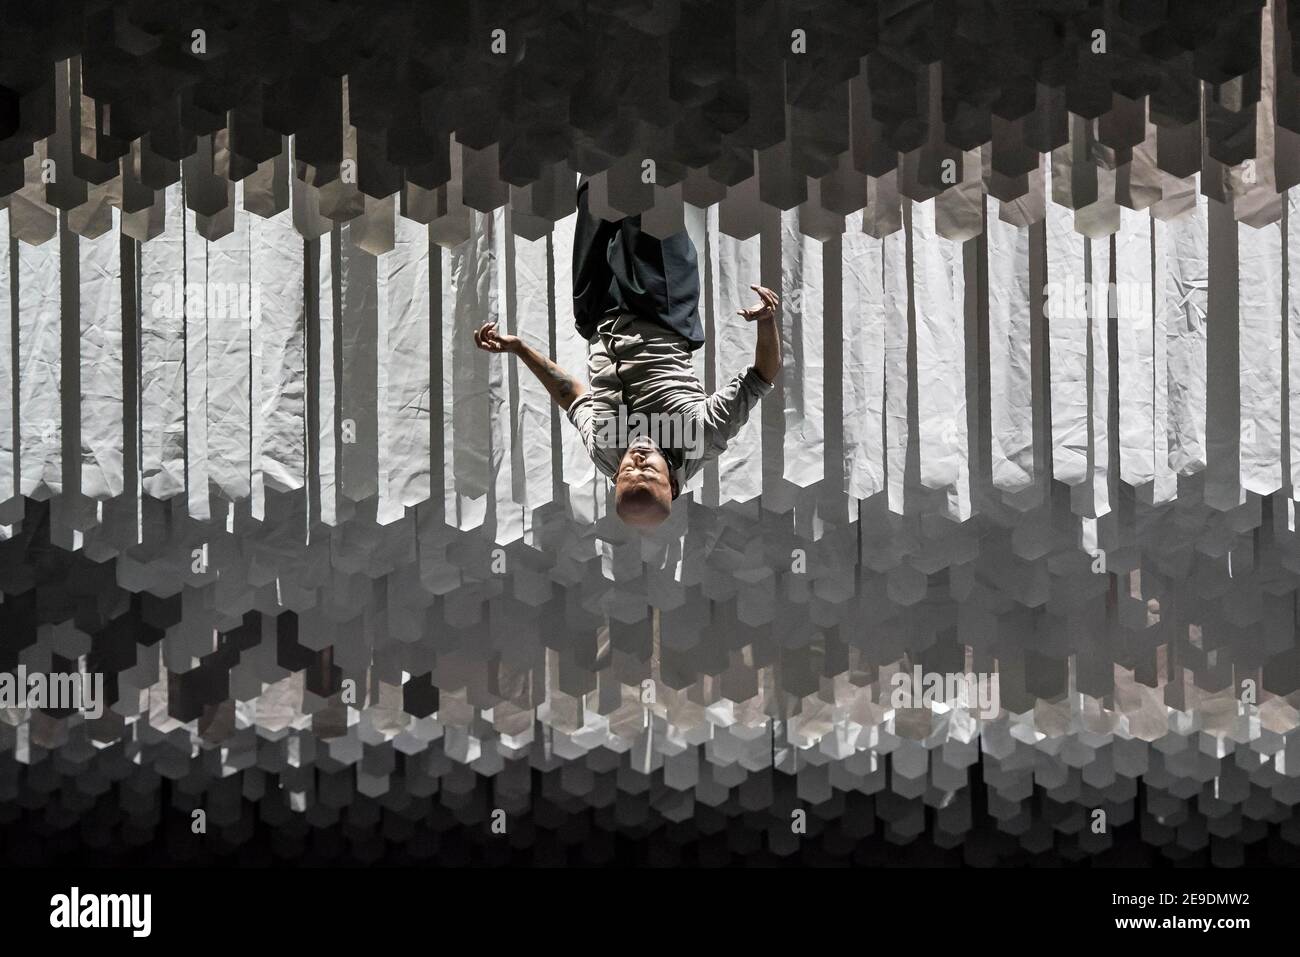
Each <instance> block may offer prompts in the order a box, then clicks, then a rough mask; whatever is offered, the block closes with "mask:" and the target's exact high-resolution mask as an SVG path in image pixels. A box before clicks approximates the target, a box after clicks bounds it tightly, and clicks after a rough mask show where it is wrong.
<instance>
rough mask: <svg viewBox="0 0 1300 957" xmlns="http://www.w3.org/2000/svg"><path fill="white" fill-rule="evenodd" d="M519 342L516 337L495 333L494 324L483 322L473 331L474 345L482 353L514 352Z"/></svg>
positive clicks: (495, 326)
mask: <svg viewBox="0 0 1300 957" xmlns="http://www.w3.org/2000/svg"><path fill="white" fill-rule="evenodd" d="M520 341H521V340H520V338H519V337H518V336H512V335H510V334H509V333H504V334H503V333H500V332H497V324H496V323H495V322H485V323H483V325H481V326H479V327H478V329H476V330H475V331H474V345H476V346H478V347H479V348H480V349H482V350H483V351H484V352H514V351H515V350H516V349H518V348H519V343H520Z"/></svg>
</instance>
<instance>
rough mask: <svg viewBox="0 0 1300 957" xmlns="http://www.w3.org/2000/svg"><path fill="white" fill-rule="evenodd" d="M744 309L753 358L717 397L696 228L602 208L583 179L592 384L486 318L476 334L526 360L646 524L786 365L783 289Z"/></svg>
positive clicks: (583, 281)
mask: <svg viewBox="0 0 1300 957" xmlns="http://www.w3.org/2000/svg"><path fill="white" fill-rule="evenodd" d="M750 288H751V289H753V290H754V291H755V292H756V293H758V296H759V299H760V300H761V301H760V302H759V304H758V305H756V306H752V307H751V308H749V309H741V310H739V311H738V312H737V315H740V316H742V317H744V318H745V319H746V320H747V321H749V322H752V323H754V324H755V327H756V329H757V333H758V334H757V340H756V342H755V346H754V362H753V365H751V366H750V367H749V368H748V369H745V370H744V371H742V372H740V373H737V374H736V375H735V376H733V377H732V378H731V380H730V381H729V382H728V383H727V384H726V385H725V386H723V387H722V388H721V389H719V390H718V391H716V392H714V393H713V394H712V395H709V394H707V393H705V391H704V388H703V386H701V385H700V382H699V379H697V378H696V376H695V373H694V371H693V368H692V365H691V353H692V352H693V351H694V350H696V349H698V348H699V347H700V346H702V345H703V344H704V332H703V329H702V327H701V325H700V316H699V296H700V277H699V268H698V265H697V260H696V255H695V247H694V246H693V245H692V243H691V240H690V236H689V235H688V234H687V233H686V232H685V231H682V232H679V233H676V234H674V235H672V236H670V237H668V238H667V239H664V240H659V239H656V238H655V237H653V236H650V235H647V234H646V233H643V232H642V231H641V217H640V216H628V217H626V218H624V219H621V220H619V221H617V222H609V221H607V220H598V219H596V218H595V217H594V216H592V215H591V213H590V211H589V208H588V201H587V182H586V180H585V179H584V180H583V182H582V183H581V184H580V185H579V186H578V217H577V224H576V226H575V229H574V241H573V314H574V320H575V323H576V325H577V328H578V332H579V334H580V335H581V336H582V337H583V338H584V339H586V340H587V378H588V382H589V383H590V385H589V386H587V385H584V384H583V383H582V382H580V381H579V380H577V379H575V378H573V377H572V376H571V375H569V374H568V373H567V372H565V371H564V370H563V369H561V368H560V367H559V366H557V365H556V364H555V363H554V362H552V361H551V360H550V359H548V358H547V357H546V356H545V355H543V354H542V353H540V352H538V351H537V350H535V349H533V348H532V347H531V346H529V345H528V344H526V343H525V342H523V341H522V340H521V339H520V338H519V337H518V336H512V335H506V334H503V333H501V332H499V331H498V330H497V327H496V324H495V323H485V324H484V325H483V326H482V327H481V328H479V329H478V330H477V331H476V332H475V333H474V341H475V343H476V344H477V345H478V347H479V348H480V349H484V350H486V351H488V352H510V353H513V354H514V355H516V356H518V357H519V358H520V359H521V360H523V363H524V365H526V366H527V367H528V369H529V370H530V371H531V372H532V373H533V375H535V376H536V377H537V378H538V380H539V381H540V382H541V383H542V385H543V386H544V387H545V388H546V391H547V392H548V393H549V394H550V396H551V398H552V399H554V400H555V402H556V404H557V405H559V406H560V408H562V409H563V410H564V411H565V413H566V415H567V416H568V419H569V421H570V422H571V423H573V425H574V427H576V428H577V429H578V432H579V433H580V434H581V436H582V440H583V444H584V445H585V446H586V448H587V454H588V455H590V456H591V460H592V461H593V462H594V463H595V465H596V467H597V468H598V469H600V471H601V472H602V473H604V474H605V475H607V476H609V477H610V478H611V479H613V480H614V506H615V511H616V512H617V514H618V516H619V518H621V519H622V520H623V521H624V522H626V523H627V524H628V525H631V526H634V527H636V528H639V529H651V528H654V527H655V526H657V525H659V524H660V523H661V522H663V520H664V519H666V518H667V517H668V515H669V513H670V512H671V510H672V503H673V500H674V499H676V498H677V496H678V494H680V492H681V490H682V487H683V486H684V485H685V484H686V482H687V480H689V479H690V478H691V476H693V475H694V474H695V473H696V472H698V471H699V470H700V469H701V468H703V467H704V464H705V463H706V462H708V461H709V460H710V459H713V458H715V457H717V455H718V453H719V452H721V451H722V450H723V449H725V448H726V447H727V442H728V440H730V439H731V438H732V437H733V436H734V435H735V434H736V433H737V432H739V431H740V428H741V426H743V425H744V424H745V422H746V421H747V420H748V418H749V412H750V410H751V409H752V408H753V407H754V406H755V405H756V404H757V403H758V401H759V400H760V399H761V398H763V396H765V395H766V394H767V393H768V392H770V391H771V389H772V383H773V381H774V380H775V378H776V374H777V372H778V371H780V368H781V343H780V336H779V333H778V329H777V325H776V310H777V306H778V299H777V296H776V293H774V292H772V291H771V290H770V289H765V288H763V287H762V286H757V285H754V286H751V287H750Z"/></svg>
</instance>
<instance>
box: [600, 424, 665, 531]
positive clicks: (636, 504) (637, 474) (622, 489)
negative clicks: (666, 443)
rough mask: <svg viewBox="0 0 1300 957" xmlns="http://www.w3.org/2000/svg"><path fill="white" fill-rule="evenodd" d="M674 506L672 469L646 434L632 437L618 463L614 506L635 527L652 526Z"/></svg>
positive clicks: (622, 517)
mask: <svg viewBox="0 0 1300 957" xmlns="http://www.w3.org/2000/svg"><path fill="white" fill-rule="evenodd" d="M672 508H673V480H672V470H671V469H670V468H669V466H668V461H667V460H666V459H665V458H664V456H663V453H662V452H660V451H659V448H658V446H656V445H655V444H654V442H652V441H651V440H650V438H649V437H648V436H644V435H641V436H638V437H637V438H635V439H633V440H632V444H631V445H629V446H628V449H627V451H626V452H624V453H623V458H622V459H621V460H620V461H619V463H618V475H617V476H616V477H615V479H614V509H615V511H616V512H617V513H618V517H619V518H621V519H622V520H623V521H624V522H625V523H626V524H628V525H631V526H633V527H634V528H647V529H648V528H654V527H655V526H656V525H658V524H660V523H661V522H662V521H663V520H664V519H666V518H667V517H668V515H669V513H670V512H671V511H672Z"/></svg>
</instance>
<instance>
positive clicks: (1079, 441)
mask: <svg viewBox="0 0 1300 957" xmlns="http://www.w3.org/2000/svg"><path fill="white" fill-rule="evenodd" d="M1084 242H1085V240H1084V238H1083V237H1082V236H1081V235H1079V234H1078V233H1076V232H1075V231H1074V213H1073V212H1072V211H1071V210H1069V209H1067V208H1066V207H1064V206H1059V205H1057V204H1056V203H1054V202H1052V201H1051V200H1050V199H1049V200H1048V202H1047V305H1046V310H1047V318H1048V327H1049V330H1050V331H1049V334H1048V358H1049V363H1050V367H1051V393H1052V475H1053V478H1055V479H1056V480H1057V481H1059V482H1064V483H1066V484H1067V485H1078V484H1080V483H1081V482H1083V481H1085V480H1086V479H1087V473H1088V309H1087V299H1088V296H1087V287H1086V285H1085V274H1084Z"/></svg>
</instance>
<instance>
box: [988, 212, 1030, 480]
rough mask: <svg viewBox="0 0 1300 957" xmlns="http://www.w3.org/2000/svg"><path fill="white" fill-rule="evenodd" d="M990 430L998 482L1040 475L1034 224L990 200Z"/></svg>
mask: <svg viewBox="0 0 1300 957" xmlns="http://www.w3.org/2000/svg"><path fill="white" fill-rule="evenodd" d="M988 203H989V207H988V218H987V223H988V296H989V417H990V420H991V421H990V424H989V431H990V434H991V437H992V445H991V452H992V462H991V465H992V475H993V485H994V487H996V488H999V489H1002V490H1003V491H1007V492H1014V491H1016V490H1018V489H1021V488H1024V487H1025V486H1027V485H1030V484H1032V483H1033V481H1034V407H1033V381H1032V366H1031V361H1030V345H1031V341H1030V334H1029V297H1030V295H1031V291H1030V288H1029V228H1028V227H1023V226H1022V227H1017V226H1012V225H1011V224H1009V223H1005V222H1003V221H1002V220H1001V219H1000V218H999V217H998V210H999V205H1000V204H999V203H998V201H997V200H996V199H994V198H992V197H990V198H989V200H988Z"/></svg>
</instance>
